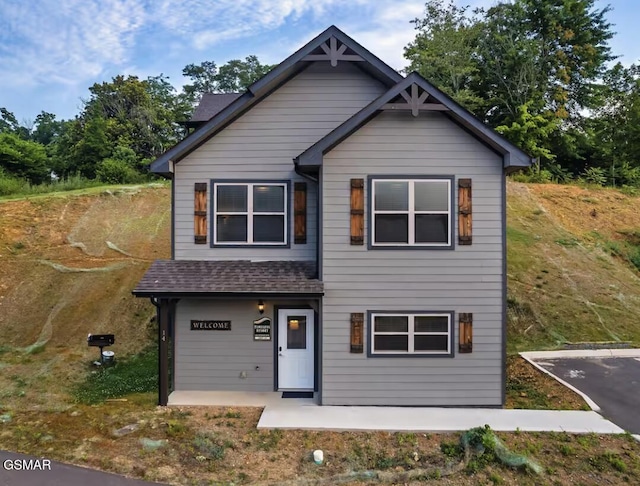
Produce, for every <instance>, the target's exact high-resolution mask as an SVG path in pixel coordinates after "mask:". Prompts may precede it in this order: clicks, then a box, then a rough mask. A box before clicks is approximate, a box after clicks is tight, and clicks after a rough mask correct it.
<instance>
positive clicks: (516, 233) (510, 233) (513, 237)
mask: <svg viewBox="0 0 640 486" xmlns="http://www.w3.org/2000/svg"><path fill="white" fill-rule="evenodd" d="M507 241H508V242H509V244H518V243H520V244H523V245H526V246H529V245H533V243H535V240H534V238H533V237H532V236H531V235H530V234H528V233H525V232H524V231H520V230H517V229H515V228H514V227H513V226H508V225H507Z"/></svg>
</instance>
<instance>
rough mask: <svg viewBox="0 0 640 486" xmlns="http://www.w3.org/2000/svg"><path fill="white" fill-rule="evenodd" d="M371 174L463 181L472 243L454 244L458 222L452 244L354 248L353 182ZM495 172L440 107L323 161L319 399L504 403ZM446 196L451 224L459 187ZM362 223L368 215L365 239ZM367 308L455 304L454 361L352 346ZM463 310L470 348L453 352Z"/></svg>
mask: <svg viewBox="0 0 640 486" xmlns="http://www.w3.org/2000/svg"><path fill="white" fill-rule="evenodd" d="M376 174H378V175H395V174H397V175H453V176H455V178H456V181H457V180H458V179H459V178H471V179H472V184H473V189H472V191H473V244H472V245H470V246H459V245H458V244H457V228H456V231H454V241H455V242H456V245H455V249H454V250H406V251H403V250H368V249H367V246H366V244H365V245H364V246H351V245H350V243H349V227H350V223H349V180H350V179H351V178H364V179H366V178H367V176H369V175H376ZM502 178H503V174H502V160H501V158H500V157H499V156H498V155H496V154H495V153H494V152H492V151H491V150H489V149H488V148H487V147H485V146H484V145H482V144H480V143H479V142H478V141H476V140H475V139H474V138H473V137H472V136H471V135H469V134H468V133H467V132H465V131H464V130H462V129H460V128H459V127H458V126H457V125H455V124H453V123H452V122H450V121H449V120H448V119H447V118H446V117H445V116H443V115H442V114H439V113H428V114H424V113H421V114H420V116H419V117H418V118H414V117H412V116H411V115H410V114H409V113H406V112H405V113H389V112H385V113H383V114H381V115H379V116H378V117H376V118H374V119H373V120H372V121H370V122H369V123H368V124H367V125H365V126H364V127H362V128H361V129H360V130H359V131H357V132H356V133H354V134H353V135H352V136H351V137H349V138H348V139H346V140H345V141H343V142H342V143H341V144H340V145H338V146H337V147H336V148H334V149H333V150H332V151H330V152H329V153H328V154H326V155H325V156H324V162H323V188H322V190H323V194H322V197H323V209H324V214H323V234H322V252H323V281H324V286H325V297H324V300H323V302H324V304H323V370H322V372H323V376H322V401H323V404H326V405H334V404H335V405H339V404H342V405H433V406H438V405H458V406H465V405H468V406H472V405H485V406H496V405H500V404H501V400H502V387H503V384H502V361H501V360H502V317H503V315H502V313H503V308H502V286H503V278H504V277H503V274H502V264H503V252H502V195H501V194H502ZM454 195H455V196H456V198H455V202H454V207H453V210H454V218H453V221H454V225H456V224H457V217H456V216H457V214H456V209H457V183H456V184H454ZM368 196H369V194H368V189H367V193H366V194H365V207H366V208H368ZM368 226H369V221H368V214H366V215H365V235H367V237H368ZM374 310H378V311H384V310H394V311H395V310H398V311H399V310H405V311H419V310H447V311H448V310H452V311H455V312H456V319H455V322H454V323H453V324H454V326H453V329H454V333H455V335H454V352H455V356H454V357H453V358H447V357H438V358H422V357H408V358H379V357H367V354H366V350H365V353H363V354H351V353H349V317H350V313H352V312H364V313H365V315H366V312H367V311H374ZM460 312H471V313H473V352H472V353H470V354H458V352H457V339H458V336H457V331H458V329H457V327H458V323H457V317H458V316H457V314H458V313H460ZM366 332H368V329H367V326H365V334H366ZM365 346H366V335H365Z"/></svg>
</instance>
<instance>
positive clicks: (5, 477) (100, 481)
mask: <svg viewBox="0 0 640 486" xmlns="http://www.w3.org/2000/svg"><path fill="white" fill-rule="evenodd" d="M30 459H31V460H34V461H36V460H37V461H38V466H35V463H33V462H32V463H31V468H32V469H33V467H34V466H35V467H36V468H37V469H36V470H31V471H25V470H16V469H17V468H19V467H21V466H22V467H24V466H23V464H24V463H23V462H22V460H27V461H28V460H30ZM47 461H48V460H47ZM88 484H93V485H95V486H151V485H152V484H157V483H148V482H145V481H140V480H137V479H130V478H126V477H124V476H118V475H117V474H109V473H105V472H102V471H95V470H93V469H87V468H84V467H77V466H70V465H69V464H63V463H61V462H55V461H48V462H45V460H43V459H42V458H37V457H33V456H25V455H24V454H15V453H13V452H4V451H0V486H17V485H20V486H86V485H88Z"/></svg>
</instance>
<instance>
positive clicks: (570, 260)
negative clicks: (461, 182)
mask: <svg viewBox="0 0 640 486" xmlns="http://www.w3.org/2000/svg"><path fill="white" fill-rule="evenodd" d="M507 204H508V205H507V224H508V227H507V240H508V246H507V248H508V250H507V252H508V254H507V257H508V271H507V272H508V294H509V315H508V317H509V335H508V343H509V349H510V350H511V351H515V350H524V349H535V348H552V347H555V346H560V345H563V344H565V343H567V342H571V343H577V342H592V341H608V342H613V343H618V344H619V343H621V342H624V341H631V342H633V343H634V344H636V345H639V344H640V278H639V277H640V273H639V272H638V269H639V268H640V246H639V245H640V197H638V196H637V195H627V194H623V193H621V192H619V191H617V190H614V189H605V188H596V189H593V188H589V189H586V188H581V187H577V186H562V185H556V184H530V185H529V184H515V183H511V184H509V186H508V200H507Z"/></svg>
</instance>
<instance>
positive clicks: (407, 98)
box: [382, 83, 451, 116]
mask: <svg viewBox="0 0 640 486" xmlns="http://www.w3.org/2000/svg"><path fill="white" fill-rule="evenodd" d="M382 109H383V110H411V114H412V115H413V116H418V114H419V113H420V112H421V111H451V110H450V109H449V108H447V107H446V106H444V105H443V104H442V103H439V102H437V101H436V100H435V99H434V98H433V96H431V95H430V94H429V92H427V91H426V90H425V89H423V88H422V87H420V86H418V85H417V84H416V83H413V84H412V85H411V86H409V87H408V88H407V89H403V90H402V91H400V93H399V94H398V96H396V97H395V98H394V99H393V100H391V101H390V102H389V103H386V104H384V105H382Z"/></svg>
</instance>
